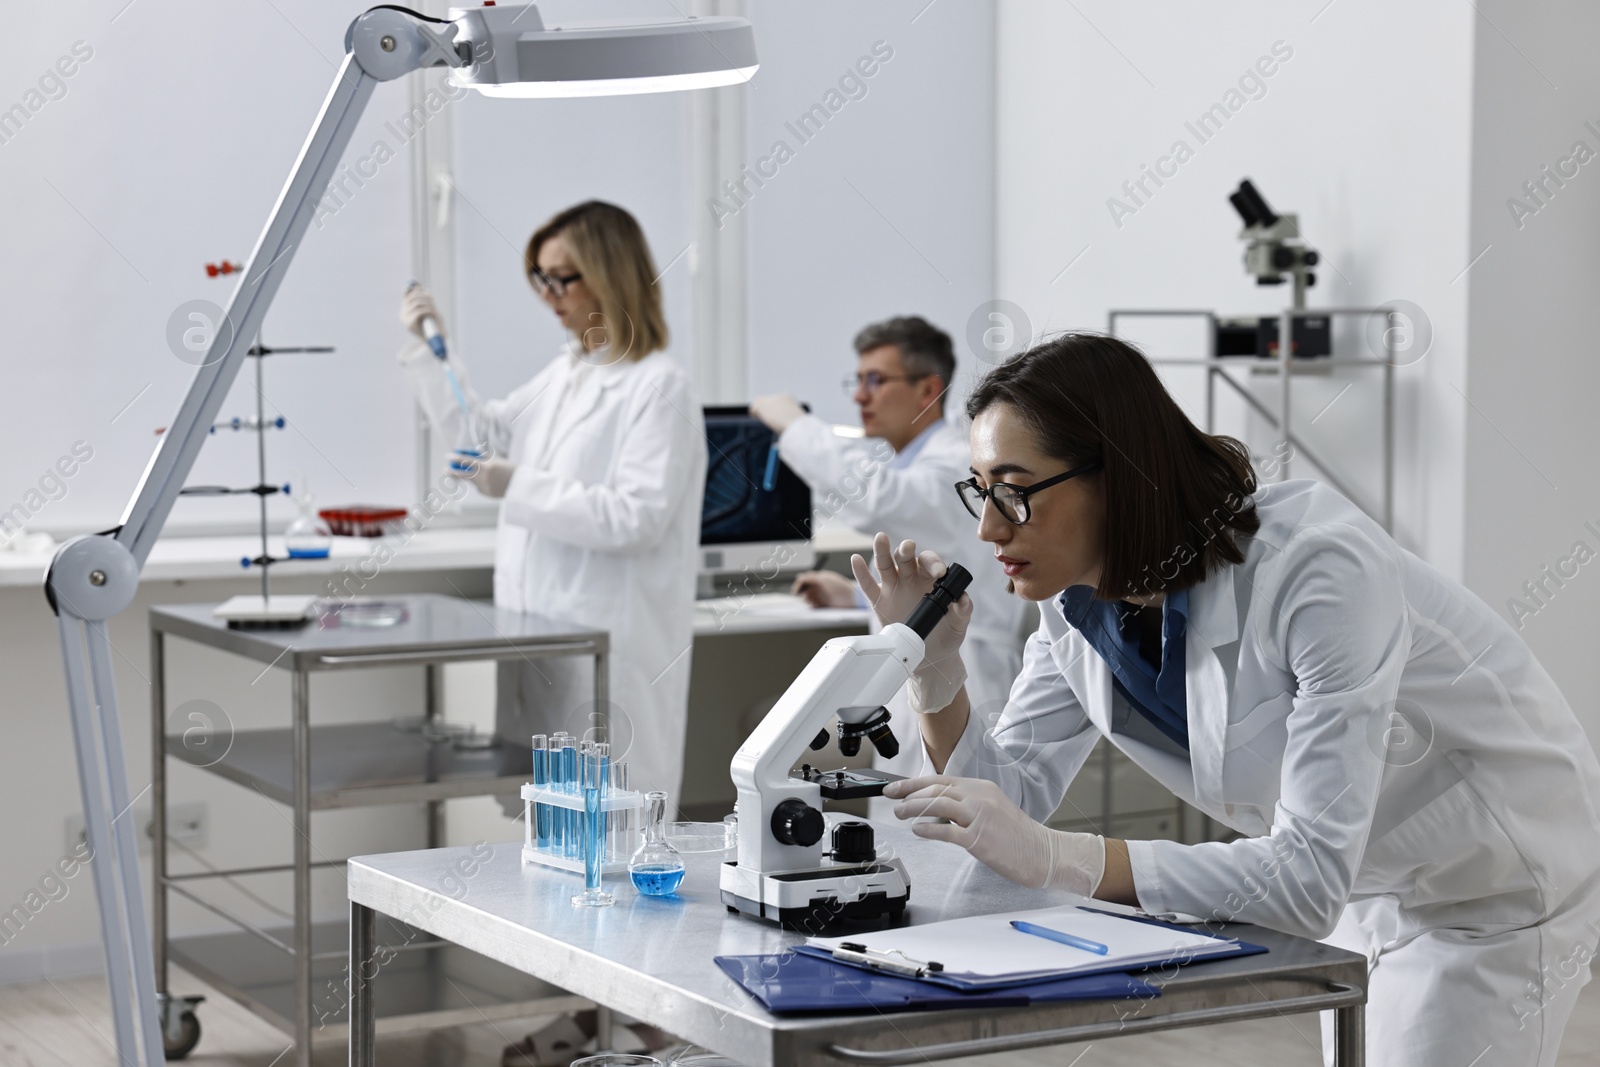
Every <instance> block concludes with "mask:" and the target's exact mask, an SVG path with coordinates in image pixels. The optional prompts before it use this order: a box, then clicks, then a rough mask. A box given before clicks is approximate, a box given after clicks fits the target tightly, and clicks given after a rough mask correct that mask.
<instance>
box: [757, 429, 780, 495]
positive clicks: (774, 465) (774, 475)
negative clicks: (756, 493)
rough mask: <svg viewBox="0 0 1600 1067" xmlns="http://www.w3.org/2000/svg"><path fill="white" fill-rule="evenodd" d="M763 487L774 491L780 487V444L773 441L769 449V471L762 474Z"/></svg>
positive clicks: (768, 490)
mask: <svg viewBox="0 0 1600 1067" xmlns="http://www.w3.org/2000/svg"><path fill="white" fill-rule="evenodd" d="M761 488H763V489H765V490H766V491H767V492H769V493H770V492H772V491H773V490H774V489H776V488H778V444H777V442H776V441H774V442H773V444H772V447H771V448H769V449H767V472H766V473H765V474H763V475H762V476H761Z"/></svg>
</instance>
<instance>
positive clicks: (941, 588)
mask: <svg viewBox="0 0 1600 1067" xmlns="http://www.w3.org/2000/svg"><path fill="white" fill-rule="evenodd" d="M971 584H972V573H971V572H970V571H968V570H967V568H965V567H963V566H962V565H961V564H959V563H952V564H950V566H949V567H947V568H946V569H945V572H944V574H942V575H940V576H939V579H938V581H936V582H934V583H933V588H932V589H930V590H928V595H927V596H925V597H923V598H922V602H921V603H920V604H918V605H917V606H916V607H915V608H912V609H911V614H910V615H908V616H906V626H907V627H908V628H909V629H910V630H911V632H912V633H914V634H916V635H917V636H918V637H920V638H922V639H923V640H924V641H926V640H927V639H928V635H929V634H931V633H933V628H934V627H935V626H938V625H939V620H940V619H942V618H944V613H945V612H946V611H948V610H949V609H950V605H951V604H954V603H955V602H956V601H957V600H960V599H961V594H962V593H965V592H966V591H967V586H969V585H971Z"/></svg>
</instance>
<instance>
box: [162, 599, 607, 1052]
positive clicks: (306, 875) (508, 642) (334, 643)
mask: <svg viewBox="0 0 1600 1067" xmlns="http://www.w3.org/2000/svg"><path fill="white" fill-rule="evenodd" d="M385 599H387V600H393V601H395V602H398V603H403V604H405V605H406V609H407V615H406V619H407V620H408V621H407V622H406V623H403V624H401V625H397V626H394V627H392V628H390V629H383V630H364V631H363V630H356V629H345V630H344V631H342V632H341V631H339V630H338V629H332V630H329V629H320V628H319V626H318V622H317V621H316V620H313V621H312V622H309V623H307V624H306V627H305V628H303V629H300V630H286V631H285V630H276V631H272V630H260V631H249V630H233V629H229V628H228V627H227V626H226V625H224V624H222V623H220V622H218V621H216V620H214V619H213V618H211V615H210V607H211V606H210V605H195V604H186V605H176V606H169V607H156V608H152V609H151V611H150V668H151V679H150V690H151V732H152V736H151V744H152V748H151V752H152V759H151V763H152V768H151V781H152V785H151V796H152V804H153V807H154V818H153V819H152V848H151V860H152V866H153V869H154V873H153V878H152V881H153V890H154V893H153V897H154V899H153V901H152V909H151V910H152V935H153V936H152V942H153V949H154V957H155V976H156V989H157V992H158V993H160V994H163V995H165V994H167V993H168V992H169V975H168V969H169V962H177V963H179V964H180V965H182V966H184V967H187V968H188V969H189V970H191V971H192V972H193V973H195V974H197V975H199V976H200V977H201V978H203V979H205V980H206V981H209V982H210V983H211V984H213V985H214V986H216V987H217V988H218V989H219V990H221V991H222V992H223V993H225V994H227V995H228V996H229V997H231V998H232V999H234V1000H236V1001H238V1002H239V1003H241V1004H243V1005H244V1006H246V1007H248V1008H250V1009H251V1010H252V1011H253V1012H255V1013H256V1014H257V1015H259V1016H260V1017H261V1018H263V1019H265V1020H266V1021H267V1022H269V1023H271V1024H272V1025H274V1026H277V1027H279V1028H280V1029H283V1030H284V1031H286V1032H287V1033H289V1034H290V1035H292V1036H293V1038H294V1042H295V1059H294V1061H293V1062H294V1063H295V1064H296V1065H297V1067H310V1064H311V1043H312V1039H313V1036H336V1035H337V1034H340V1033H342V1032H343V1031H342V1029H338V1028H336V1029H334V1030H330V1031H327V1033H325V1034H324V1033H322V1031H324V1030H326V1027H325V1026H323V1025H322V1024H323V1022H324V1021H325V1020H319V1019H317V1018H316V1015H317V1013H316V1005H315V1004H314V1003H313V980H314V973H315V966H314V965H316V964H319V963H320V964H324V965H326V964H328V963H330V962H333V961H338V960H343V959H344V958H345V957H346V953H345V952H344V951H343V950H337V951H336V950H334V949H332V948H329V949H326V950H324V951H321V952H318V951H314V950H313V933H314V929H317V928H319V927H321V926H326V925H327V924H326V923H324V924H316V923H313V921H312V915H311V874H312V871H313V870H316V869H325V868H329V867H333V868H342V867H343V865H344V863H345V861H344V860H325V861H316V862H313V861H312V858H311V855H312V844H311V813H312V812H313V811H321V810H330V809H334V808H347V807H365V806H375V805H380V804H398V803H422V804H425V805H426V808H427V835H426V836H427V841H426V847H428V848H438V847H439V846H440V845H441V844H442V841H441V838H442V836H443V808H442V802H443V801H444V800H446V799H449V798H452V797H464V796H491V795H499V794H507V795H510V794H514V793H516V791H517V790H518V789H519V788H520V786H521V785H522V784H523V783H524V782H526V781H527V780H528V778H529V771H528V769H524V768H523V767H521V766H520V765H519V764H518V763H517V760H516V759H515V758H514V753H513V751H512V750H509V749H498V750H495V749H491V750H487V752H484V753H477V752H472V753H459V754H458V753H455V752H453V751H452V750H451V749H450V746H449V742H448V741H440V742H430V741H429V740H428V739H426V738H424V737H422V736H421V735H419V734H408V733H400V732H398V731H396V730H395V729H394V727H393V725H392V724H391V723H390V722H377V723H356V724H340V725H332V726H322V727H315V728H313V727H312V726H311V686H310V681H311V674H312V673H313V672H318V671H329V670H351V669H358V668H363V667H366V668H371V667H393V666H397V665H407V666H421V667H422V668H423V669H424V674H425V679H426V681H425V689H424V693H425V697H424V708H425V715H426V717H427V718H428V719H437V717H438V716H439V714H440V711H441V708H440V704H441V701H440V693H441V681H442V678H441V675H440V672H439V667H440V666H441V665H442V664H445V663H460V662H467V661H484V660H514V661H520V660H534V659H540V658H551V657H559V656H572V655H579V656H590V657H593V659H594V683H593V684H594V698H595V708H596V711H597V719H596V723H595V726H594V729H595V730H596V732H597V733H598V734H602V735H603V733H604V731H605V730H606V729H607V728H608V726H609V723H608V722H606V721H605V717H604V709H605V708H606V707H607V706H608V703H607V701H608V699H609V677H610V675H609V656H610V638H609V635H608V634H607V633H606V632H605V631H601V630H588V629H584V628H581V627H575V626H572V625H568V624H562V623H558V622H554V621H552V620H548V619H543V618H540V617H538V616H517V615H511V614H510V613H506V612H497V611H496V610H495V609H494V607H493V606H492V605H490V604H485V603H478V602H473V601H465V600H458V599H456V598H451V597H443V596H436V595H431V594H424V595H412V596H401V597H392V598H385ZM169 636H173V637H181V638H184V639H186V640H189V641H193V642H196V643H198V644H201V645H204V646H206V647H209V648H213V649H217V650H219V651H223V652H228V653H230V654H234V655H239V656H242V657H244V658H247V659H251V660H254V661H256V662H260V663H264V664H266V665H267V667H268V669H279V670H285V671H287V672H289V674H290V687H289V688H290V709H289V711H290V726H289V728H288V729H276V730H257V731H249V732H241V733H239V734H237V735H236V736H233V737H231V738H230V747H229V751H228V754H227V755H225V756H224V757H223V758H221V759H219V760H216V761H215V762H210V760H209V757H205V758H201V757H197V756H196V755H195V754H194V753H192V752H188V751H187V750H186V749H185V748H184V745H183V740H182V738H181V737H179V736H176V735H174V736H168V734H167V732H166V715H167V707H166V703H167V684H166V666H167V664H166V639H167V637H169ZM319 741H320V742H322V743H321V744H316V742H319ZM313 747H316V748H317V749H318V751H322V752H327V753H329V754H330V756H331V754H332V753H336V752H345V753H349V752H358V753H360V754H361V755H362V756H363V757H365V759H364V760H363V759H347V760H341V761H338V762H337V763H336V764H335V765H334V766H333V768H332V772H331V773H328V772H327V770H326V765H321V766H322V767H323V768H324V770H323V771H322V772H319V776H318V778H317V780H316V781H315V782H314V779H313V773H312V750H313ZM523 754H524V755H527V756H528V759H527V763H528V764H529V765H530V767H531V759H532V757H531V754H529V753H523ZM169 757H171V758H176V759H179V760H180V761H182V762H185V763H188V764H189V765H191V766H194V767H196V768H197V769H200V770H204V771H208V772H210V773H212V774H215V775H217V776H219V777H221V778H224V779H226V780H229V781H232V782H234V783H236V784H238V785H240V786H242V787H244V788H247V789H254V790H255V791H257V792H259V793H260V794H261V795H262V796H265V797H267V798H268V799H270V800H273V801H275V802H277V803H281V804H284V805H285V806H287V807H289V808H290V809H291V816H290V823H291V826H292V831H293V835H294V836H293V862H291V863H288V864H264V865H257V866H248V867H235V868H228V869H216V870H206V871H197V872H189V873H182V874H174V873H172V872H170V871H169V870H168V853H167V847H168V841H167V826H166V820H167V759H168V758H169ZM458 765H459V766H458ZM275 873H289V874H291V876H292V891H291V898H292V908H291V909H290V910H291V912H292V917H293V923H292V925H291V926H290V927H288V928H287V929H286V930H283V931H277V932H274V931H269V930H267V929H264V928H262V926H260V925H259V924H257V923H254V922H251V921H250V920H248V919H246V918H244V917H242V916H239V915H236V914H234V913H233V912H232V911H231V910H229V909H228V908H226V907H223V906H222V905H220V904H218V903H216V902H214V901H212V900H208V899H206V897H205V895H203V894H202V893H199V892H196V891H195V889H193V888H191V887H190V886H191V885H192V884H194V883H198V882H204V881H208V880H210V881H215V880H226V879H230V878H234V877H241V876H246V875H262V874H275ZM169 894H176V895H178V896H179V897H182V898H183V899H185V900H188V901H191V902H193V903H194V904H196V905H197V906H199V907H201V908H204V909H205V910H207V911H209V912H211V913H212V914H214V915H216V916H218V917H220V918H222V919H224V920H226V921H227V922H228V923H230V924H231V925H233V926H235V927H237V928H238V929H239V930H241V931H243V932H244V933H245V934H248V935H250V936H249V937H248V938H245V939H244V941H245V942H248V943H253V944H256V945H266V946H268V947H269V948H271V949H273V950H275V952H273V953H269V956H270V957H272V958H277V959H282V958H287V960H288V961H289V965H290V968H291V975H292V986H293V998H292V1002H289V1001H287V1000H286V999H285V998H282V997H280V998H279V1001H283V1002H282V1003H279V1002H276V1001H275V1002H274V1004H270V1005H269V1004H268V1003H267V1002H266V1001H264V1000H263V999H262V998H261V996H260V995H259V991H258V990H257V989H256V988H255V987H256V986H257V985H259V984H260V981H259V978H260V976H259V974H257V973H254V972H251V971H249V970H248V967H250V966H251V965H250V964H248V963H241V964H239V966H240V967H243V968H246V970H245V972H244V973H242V974H241V973H233V972H231V971H229V970H228V969H227V967H226V966H224V965H223V964H222V963H220V962H219V961H218V959H217V958H209V959H208V958H202V957H203V956H204V953H203V952H199V951H190V949H191V948H197V949H198V948H203V947H204V946H205V945H207V944H209V943H210V942H212V941H215V940H216V938H217V936H224V937H225V936H228V935H207V936H203V937H195V938H184V939H180V940H176V941H174V940H171V939H170V928H169V922H168V903H169ZM336 925H340V924H336ZM285 934H286V935H287V940H286V939H285V936H283V935H285ZM232 936H235V937H237V936H238V935H232ZM324 939H325V940H328V941H329V943H330V944H342V943H343V941H344V938H343V937H342V936H340V937H339V938H338V939H331V938H324ZM191 942H192V943H193V944H192V945H191ZM407 947H409V948H413V949H434V950H438V949H440V946H439V944H438V943H437V942H436V941H434V940H433V939H429V940H428V941H427V942H426V943H418V944H415V945H408V946H407ZM246 955H247V953H243V952H239V953H224V954H222V958H223V959H227V960H233V959H236V958H237V959H240V960H243V959H244V958H245V957H246ZM429 958H430V961H431V962H430V963H429V964H428V966H429V967H431V968H434V969H438V968H439V967H442V966H443V964H442V963H438V962H437V961H436V960H433V957H431V956H430V957H429ZM442 958H443V957H440V959H442ZM254 966H255V967H256V969H257V971H259V970H260V969H261V968H262V967H263V966H267V967H270V966H272V965H270V964H265V965H264V964H262V963H261V961H260V960H257V961H256V963H255V965H254ZM446 984H447V983H446ZM439 988H443V986H439ZM574 1003H576V1001H575V999H574V998H573V997H571V996H570V995H568V994H565V993H561V994H560V995H550V996H541V997H539V998H538V999H536V1000H527V1001H522V1002H520V1003H518V1004H516V1005H515V1008H516V1011H515V1012H513V1014H523V1015H526V1014H538V1013H543V1012H557V1011H564V1010H568V1009H570V1008H571V1007H572V1006H573V1004H574ZM286 1004H288V1005H290V1006H292V1010H285V1008H286ZM409 1007H410V1009H411V1010H408V1011H407V1012H406V1013H404V1014H402V1015H398V1016H394V1017H390V1018H387V1019H386V1020H385V1023H386V1028H387V1029H393V1028H404V1029H425V1028H428V1027H430V1026H452V1025H458V1024H459V1023H460V1022H461V1021H462V1020H461V1017H460V1016H461V1012H460V1011H452V1010H440V1009H437V1008H434V1007H429V1006H426V1005H423V1006H420V1007H419V1006H418V1005H416V1004H412V1005H410V1006H409ZM324 1014H326V1013H324Z"/></svg>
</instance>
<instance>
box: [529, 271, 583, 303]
mask: <svg viewBox="0 0 1600 1067" xmlns="http://www.w3.org/2000/svg"><path fill="white" fill-rule="evenodd" d="M528 278H529V280H530V281H532V282H533V287H534V288H535V289H537V290H538V291H539V295H540V296H543V295H544V294H545V293H549V294H550V295H551V296H554V297H556V298H557V299H559V298H561V297H563V296H566V295H567V286H569V285H571V284H572V283H573V282H576V281H582V280H583V275H581V274H579V273H577V272H576V271H574V272H573V273H571V274H558V275H556V276H555V277H551V276H550V275H548V274H546V273H545V272H544V271H542V270H540V269H539V268H538V267H535V268H533V269H532V270H530V271H529V272H528Z"/></svg>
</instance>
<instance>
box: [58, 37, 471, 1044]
mask: <svg viewBox="0 0 1600 1067" xmlns="http://www.w3.org/2000/svg"><path fill="white" fill-rule="evenodd" d="M456 32H457V28H456V26H454V25H453V24H450V23H439V22H436V21H434V20H431V19H428V18H426V17H424V16H422V15H419V14H417V13H415V12H411V11H406V10H404V9H402V8H395V7H378V8H373V9H372V10H370V11H368V12H366V13H364V14H362V15H360V16H358V17H357V18H356V20H355V21H354V22H353V23H351V24H350V30H349V32H348V33H347V34H346V37H345V46H346V51H347V54H346V56H345V59H344V63H343V64H342V65H341V66H340V67H339V73H338V75H337V77H335V79H334V83H333V88H332V89H331V90H330V91H329V93H328V98H327V100H326V101H325V102H324V103H323V105H322V111H321V112H320V113H319V114H318V116H317V121H316V124H315V125H314V126H313V127H312V129H311V134H310V136H309V137H307V138H306V143H305V145H304V147H302V148H301V150H300V156H299V158H298V159H296V160H295V165H294V169H293V171H292V172H291V173H290V175H289V180H288V182H287V183H286V184H285V185H284V187H283V192H282V193H280V194H279V196H278V202H277V204H276V205H274V207H273V209H272V214H271V216H270V217H269V218H268V220H267V225H266V228H265V229H263V230H262V231H261V237H260V239H259V240H258V241H257V242H256V247H255V251H254V252H252V253H251V255H250V262H249V265H248V266H246V268H245V270H244V274H243V276H242V277H241V278H240V280H239V284H238V286H237V287H236V288H235V289H234V292H233V296H232V298H231V299H230V300H229V302H228V309H227V312H226V313H225V314H224V316H223V320H222V322H220V323H218V324H217V329H216V332H215V334H214V336H213V338H212V342H211V347H210V348H209V349H208V350H207V352H206V357H205V361H204V363H203V364H202V366H201V367H200V369H199V371H198V372H197V373H196V374H195V377H194V381H193V382H192V383H191V384H190V386H189V392H188V393H187V394H186V395H185V396H184V399H183V404H182V406H180V407H179V409H178V415H177V417H176V418H175V419H174V420H173V422H172V424H171V429H169V430H168V432H167V433H166V434H165V435H164V436H163V437H162V439H161V443H160V444H159V445H158V446H157V447H156V451H155V454H154V455H153V456H152V457H151V458H150V463H149V465H148V466H147V467H146V468H145V472H144V475H143V477H141V478H140V480H139V486H138V488H137V489H136V490H135V492H134V495H133V499H132V500H131V501H130V502H129V504H128V507H127V510H126V511H124V512H123V515H122V521H121V522H120V523H119V524H118V526H117V528H116V529H115V530H113V531H110V532H108V533H103V534H94V535H91V536H88V537H77V538H74V539H72V540H71V541H68V542H67V543H66V544H64V545H62V546H61V548H60V549H59V550H58V551H57V552H56V555H55V558H54V559H53V560H52V561H51V564H50V570H49V572H48V573H47V574H46V576H45V597H46V599H47V600H48V601H49V602H50V606H51V608H52V610H54V611H55V613H56V616H57V626H58V629H59V632H60V638H61V652H62V661H63V663H64V664H65V667H66V675H67V679H66V680H67V703H68V706H69V707H70V709H71V714H72V731H73V740H74V745H75V748H76V752H77V759H78V778H79V784H80V787H81V789H82V792H83V812H84V824H85V831H86V833H87V835H88V839H89V847H90V848H91V849H93V852H94V857H95V860H96V861H97V862H95V863H94V864H93V865H92V869H93V871H94V879H95V896H96V899H97V901H98V903H99V907H100V928H101V933H102V935H103V939H104V944H105V953H106V974H107V984H108V986H109V988H110V993H111V1006H112V1014H113V1017H114V1019H115V1029H116V1039H117V1051H118V1054H119V1058H120V1060H121V1061H122V1062H124V1063H129V1064H134V1065H143V1067H160V1065H162V1064H165V1062H166V1053H165V1049H164V1048H163V1042H162V1031H163V1029H164V1028H167V1027H168V1026H169V1025H170V1024H171V1023H172V1021H173V1020H174V1019H175V1018H176V1016H175V1015H174V1013H173V1012H171V1011H168V1010H166V1008H167V1005H165V1004H158V999H157V996H156V990H155V984H154V983H155V966H154V958H153V955H152V951H151V944H150V934H149V929H148V927H147V926H146V919H145V910H144V894H143V892H142V889H141V886H140V875H139V858H138V856H139V853H138V844H137V841H136V837H135V832H134V826H133V823H134V819H133V815H132V814H131V809H132V807H133V805H132V804H131V803H130V801H129V796H128V780H127V771H126V768H125V766H124V763H123V755H122V753H123V748H122V730H121V725H120V722H119V717H118V712H117V695H116V681H115V677H114V675H113V672H112V661H111V640H110V637H109V636H108V632H107V620H108V619H110V618H111V617H112V616H114V615H116V614H117V613H119V612H120V611H122V610H123V609H124V608H126V607H127V606H128V605H129V604H130V603H132V602H133V598H134V596H135V594H136V593H137V592H138V587H139V571H140V569H141V568H142V567H143V566H144V562H145V560H146V559H147V558H148V557H149V555H150V549H151V547H152V546H153V545H154V544H155V542H156V539H157V537H158V536H160V533H161V527H162V526H163V524H165V522H166V520H167V516H168V515H169V514H170V513H171V511H172V506H173V504H174V503H175V502H176V501H177V499H178V493H179V491H180V490H181V489H182V488H183V483H184V480H185V479H186V478H187V477H188V475H189V471H190V470H191V469H192V468H193V467H194V463H195V458H196V457H197V456H198V455H199V453H200V446H201V445H202V444H203V443H204V442H205V439H206V436H207V431H208V429H209V428H210V426H211V424H212V423H213V422H215V421H216V418H217V414H218V412H219V411H220V410H221V407H222V403H223V401H224V399H226V397H227V394H228V390H229V388H230V387H231V386H232V385H233V380H234V378H235V377H236V376H237V375H238V373H239V368H240V367H241V366H242V365H243V363H244V360H245V358H246V356H247V354H248V351H249V348H250V342H251V339H252V338H254V337H255V336H256V333H257V331H258V330H259V329H260V328H261V321H262V319H263V318H265V317H266V314H267V308H268V307H270V306H271V304H272V298H273V297H274V296H275V295H276V294H277V291H278V286H279V284H281V283H282V281H283V277H284V274H285V273H286V272H287V271H288V269H289V262H290V260H291V259H292V258H293V255H294V252H295V250H296V249H297V248H298V246H299V244H300V242H301V240H302V239H303V238H304V237H305V233H306V229H307V228H308V227H309V226H310V224H311V220H312V217H313V215H314V214H315V211H316V206H317V202H318V201H319V200H320V199H321V197H322V194H323V191H324V190H325V189H326V188H327V185H328V181H329V179H330V178H331V177H332V176H333V171H334V169H335V168H336V167H337V166H338V164H339V159H340V157H341V156H342V155H343V154H344V150H345V148H346V146H348V145H349V143H350V137H351V134H353V133H354V132H355V127H356V122H357V121H358V120H359V119H360V117H361V112H362V110H363V109H364V108H365V106H366V103H367V100H368V98H369V97H371V95H372V89H373V87H374V86H375V85H376V84H377V83H378V82H380V81H389V80H391V79H394V78H398V77H400V76H401V75H403V74H406V73H409V72H411V71H414V70H418V69H421V68H422V67H427V66H438V65H441V64H445V65H449V66H453V67H459V66H462V65H463V64H464V63H465V62H466V59H465V58H464V57H463V56H462V55H460V54H459V52H458V51H457V46H456V44H455V37H456ZM158 1020H160V1022H159V1023H158Z"/></svg>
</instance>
